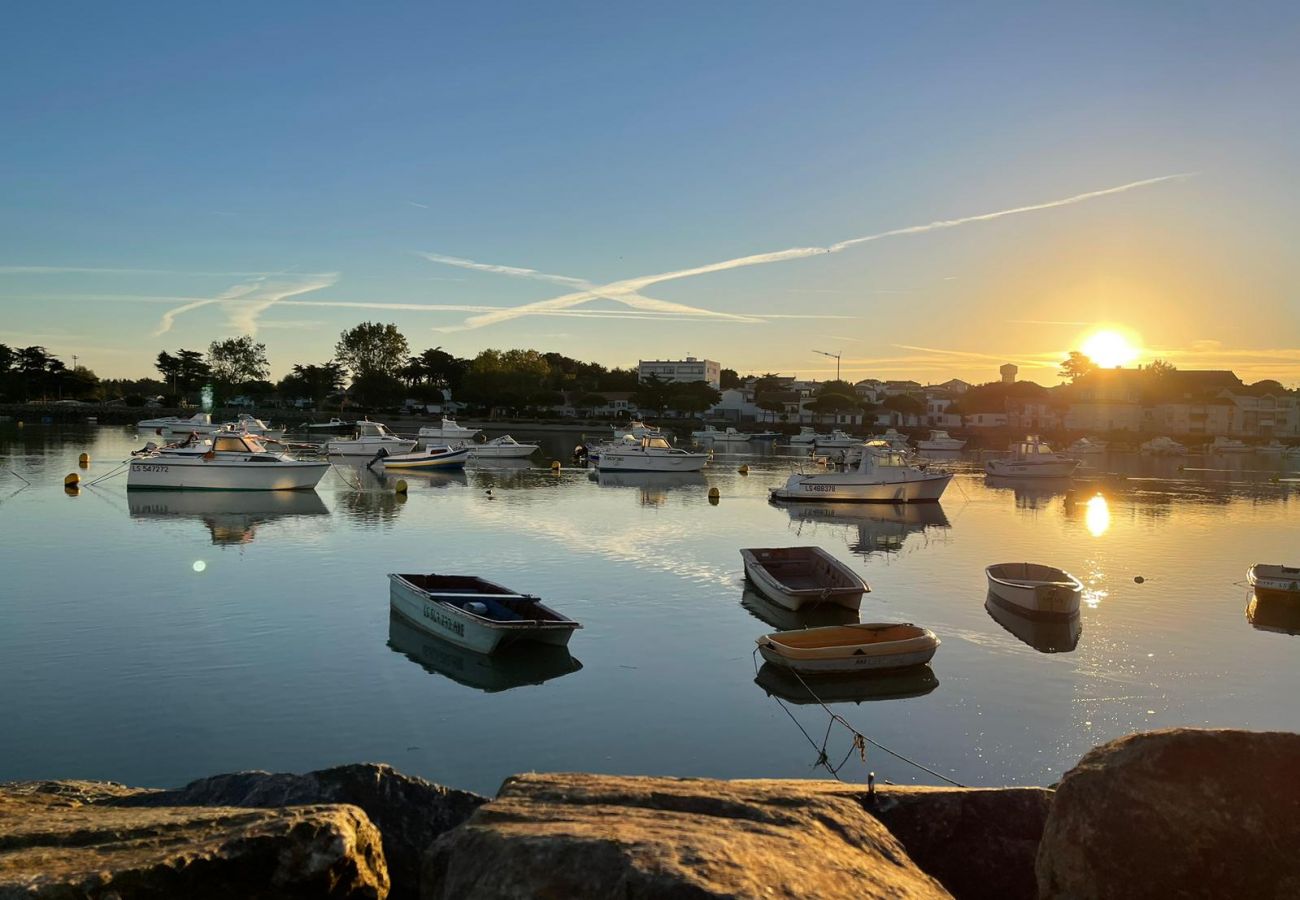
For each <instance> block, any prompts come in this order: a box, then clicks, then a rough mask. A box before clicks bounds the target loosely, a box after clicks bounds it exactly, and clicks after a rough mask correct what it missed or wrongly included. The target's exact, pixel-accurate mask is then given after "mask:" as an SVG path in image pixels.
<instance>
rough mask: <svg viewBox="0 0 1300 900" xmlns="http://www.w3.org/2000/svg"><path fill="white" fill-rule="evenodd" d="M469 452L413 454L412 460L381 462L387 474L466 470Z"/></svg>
mask: <svg viewBox="0 0 1300 900" xmlns="http://www.w3.org/2000/svg"><path fill="white" fill-rule="evenodd" d="M468 459H469V451H468V450H453V451H451V452H450V453H439V454H436V455H432V456H430V455H426V454H423V453H421V454H411V456H410V458H403V457H400V456H398V457H392V456H389V457H385V458H384V459H381V460H380V461H379V464H380V466H382V467H383V469H384V471H385V472H388V471H392V472H437V471H446V470H451V469H463V468H465V461H466V460H468Z"/></svg>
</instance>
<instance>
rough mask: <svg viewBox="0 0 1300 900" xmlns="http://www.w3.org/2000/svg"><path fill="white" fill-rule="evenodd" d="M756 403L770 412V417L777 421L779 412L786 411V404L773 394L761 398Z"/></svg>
mask: <svg viewBox="0 0 1300 900" xmlns="http://www.w3.org/2000/svg"><path fill="white" fill-rule="evenodd" d="M755 405H756V406H757V407H758V408H759V409H761V410H762V411H763V412H765V413H769V414H770V415H769V418H770V419H771V420H772V421H773V422H775V421H776V416H777V414H778V413H784V412H785V404H784V403H782V402H781V401H780V400H777V399H776V398H775V397H773V396H767V397H763V398H761V399H759V400H758V401H757V403H755Z"/></svg>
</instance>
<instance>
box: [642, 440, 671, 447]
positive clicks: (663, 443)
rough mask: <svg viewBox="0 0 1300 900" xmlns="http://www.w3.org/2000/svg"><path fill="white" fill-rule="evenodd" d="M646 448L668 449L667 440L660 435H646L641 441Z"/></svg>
mask: <svg viewBox="0 0 1300 900" xmlns="http://www.w3.org/2000/svg"><path fill="white" fill-rule="evenodd" d="M642 446H643V447H645V448H646V449H647V450H668V449H670V448H669V446H668V441H666V440H665V439H664V438H661V437H648V438H646V439H645V441H643V442H642Z"/></svg>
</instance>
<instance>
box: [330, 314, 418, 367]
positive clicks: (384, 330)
mask: <svg viewBox="0 0 1300 900" xmlns="http://www.w3.org/2000/svg"><path fill="white" fill-rule="evenodd" d="M409 355H410V348H409V347H408V346H407V343H406V338H405V337H404V336H403V335H402V333H401V332H400V331H398V330H397V326H396V325H393V324H391V323H390V324H387V325H384V324H380V323H379V322H362V323H361V324H360V325H357V326H355V327H353V328H350V329H348V330H347V331H345V332H343V333H342V334H341V335H339V340H338V343H337V344H335V345H334V358H335V359H337V360H338V361H339V362H341V363H342V364H343V365H344V366H345V367H347V369H348V371H349V372H351V373H352V377H353V378H366V377H369V376H373V375H387V376H389V377H392V378H397V377H399V376H400V374H401V371H402V369H403V367H404V366H405V365H406V361H407V357H408V356H409Z"/></svg>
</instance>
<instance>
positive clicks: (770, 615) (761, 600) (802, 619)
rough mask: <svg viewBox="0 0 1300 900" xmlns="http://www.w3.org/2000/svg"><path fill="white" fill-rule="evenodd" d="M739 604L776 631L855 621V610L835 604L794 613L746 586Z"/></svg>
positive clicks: (809, 606) (821, 604)
mask: <svg viewBox="0 0 1300 900" xmlns="http://www.w3.org/2000/svg"><path fill="white" fill-rule="evenodd" d="M740 605H741V606H743V607H745V609H747V610H748V611H749V614H750V615H752V616H753V617H754V618H756V619H758V620H759V621H760V622H765V623H766V624H768V625H771V626H772V627H773V628H776V629H777V630H779V631H797V630H798V629H800V628H818V627H821V626H823V625H852V624H854V623H855V622H857V621H858V611H857V610H856V609H849V608H848V607H845V606H840V605H839V604H838V603H808V604H805V605H804V606H803V607H801V608H800V609H799V610H798V611H795V610H792V609H786V608H785V607H784V606H777V605H776V604H775V603H773V602H772V601H771V600H769V599H767V598H766V597H764V596H763V595H762V594H760V593H759V592H758V591H756V590H754V589H753V588H752V587H750V586H749V585H746V586H745V591H744V593H743V594H741V597H740Z"/></svg>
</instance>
